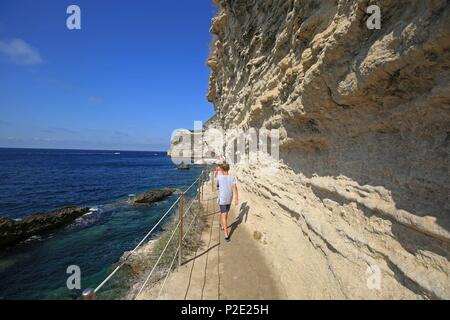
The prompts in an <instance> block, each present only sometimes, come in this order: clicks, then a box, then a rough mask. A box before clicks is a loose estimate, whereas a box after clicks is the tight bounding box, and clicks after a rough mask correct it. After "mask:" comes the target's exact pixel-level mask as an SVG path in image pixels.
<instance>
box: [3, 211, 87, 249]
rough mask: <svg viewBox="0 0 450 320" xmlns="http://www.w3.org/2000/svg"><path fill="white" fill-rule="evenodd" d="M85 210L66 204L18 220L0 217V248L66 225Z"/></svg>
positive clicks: (84, 212)
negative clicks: (60, 207) (56, 208)
mask: <svg viewBox="0 0 450 320" xmlns="http://www.w3.org/2000/svg"><path fill="white" fill-rule="evenodd" d="M87 212H89V208H80V207H75V206H67V207H64V208H62V209H58V210H54V211H50V212H43V213H35V214H32V215H31V216H29V217H26V218H25V219H23V220H19V221H17V220H13V219H8V218H0V249H2V248H5V247H8V246H12V245H15V244H17V243H19V242H21V241H24V240H26V239H28V238H30V237H32V236H36V235H40V234H43V233H45V232H48V231H51V230H54V229H58V228H61V227H63V226H66V225H68V224H69V223H71V222H72V221H74V220H75V219H77V218H78V217H81V216H82V215H84V214H86V213H87Z"/></svg>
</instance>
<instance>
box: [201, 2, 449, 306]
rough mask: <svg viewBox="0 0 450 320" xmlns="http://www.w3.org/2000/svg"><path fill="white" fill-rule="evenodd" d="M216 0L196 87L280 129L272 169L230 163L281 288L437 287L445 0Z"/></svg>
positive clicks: (445, 245)
mask: <svg viewBox="0 0 450 320" xmlns="http://www.w3.org/2000/svg"><path fill="white" fill-rule="evenodd" d="M217 2H218V6H219V10H218V14H217V16H216V17H215V18H214V19H213V21H212V28H211V32H212V33H213V34H214V45H213V51H212V53H211V55H210V58H209V60H208V65H209V66H210V67H211V76H210V83H209V92H208V99H209V100H210V101H211V102H213V103H214V106H215V108H216V111H217V114H218V117H219V119H220V120H221V122H222V124H223V126H224V127H225V129H227V128H235V127H239V128H243V129H248V128H250V127H254V128H261V127H266V128H269V129H279V130H280V132H281V139H280V142H281V146H280V159H281V170H280V171H279V172H278V174H277V176H270V175H265V174H263V173H262V170H261V169H262V168H261V166H249V165H244V164H240V165H237V166H236V167H235V172H236V173H237V175H238V178H239V180H240V181H241V183H240V186H241V188H242V189H243V191H244V194H245V195H246V196H247V198H248V203H246V204H245V205H247V206H248V207H249V208H250V209H249V210H250V213H251V214H250V215H249V217H250V218H249V219H250V222H252V223H251V225H252V226H253V228H255V229H258V231H261V232H262V234H263V235H264V237H263V241H264V243H266V244H267V245H265V246H263V247H264V248H265V249H264V250H266V251H267V252H268V253H270V254H271V256H270V258H269V259H271V263H272V264H273V268H274V269H275V270H277V272H278V273H279V275H280V281H281V282H282V283H284V284H285V285H286V290H287V294H288V295H289V296H290V297H292V298H392V297H393V298H446V299H449V298H450V278H449V277H450V264H449V258H450V219H449V216H450V205H449V201H448V195H449V194H450V187H449V181H450V175H449V150H450V51H449V49H450V26H449V23H448V22H449V21H450V5H449V4H448V2H447V1H446V0H432V1H421V0H417V1H416V0H409V1H398V0H385V1H369V0H322V1H318V0H253V1H252V0H222V1H217ZM371 4H377V5H379V6H380V8H381V18H382V20H381V29H380V30H376V29H375V30H369V29H368V28H367V26H366V20H367V18H368V17H369V14H367V13H366V8H367V7H368V6H369V5H371ZM252 204H253V209H252ZM252 216H253V218H252ZM269 226H270V227H269ZM374 266H375V267H374ZM368 267H369V269H368ZM374 268H380V270H381V275H382V278H381V279H382V284H381V288H380V289H379V290H377V289H375V290H373V289H371V288H369V287H370V286H369V287H368V286H367V279H368V277H369V274H370V273H371V271H370V270H374Z"/></svg>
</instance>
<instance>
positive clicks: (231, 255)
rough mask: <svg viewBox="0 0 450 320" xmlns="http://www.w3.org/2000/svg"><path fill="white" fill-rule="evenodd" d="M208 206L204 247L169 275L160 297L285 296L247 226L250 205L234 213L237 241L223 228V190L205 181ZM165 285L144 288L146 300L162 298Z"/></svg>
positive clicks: (231, 224)
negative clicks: (219, 193)
mask: <svg viewBox="0 0 450 320" xmlns="http://www.w3.org/2000/svg"><path fill="white" fill-rule="evenodd" d="M202 204H203V206H204V208H205V218H206V219H207V220H206V221H207V228H206V229H205V230H204V231H203V233H202V236H201V237H202V246H201V247H200V248H199V249H198V250H197V251H196V252H195V254H194V255H193V256H192V257H190V258H188V259H186V261H184V263H183V265H182V266H181V267H179V268H177V269H176V270H175V271H174V272H173V273H172V274H171V275H170V276H169V277H168V279H167V282H166V284H165V286H164V288H163V291H162V293H161V295H160V296H159V299H176V300H233V299H237V300H246V299H255V300H256V299H283V298H285V297H284V296H283V295H282V294H281V292H282V290H279V288H278V284H277V283H276V281H274V279H273V277H272V276H271V270H270V269H269V268H268V266H267V263H266V262H265V260H264V257H263V256H262V255H261V253H260V252H259V250H258V248H257V244H256V241H255V240H254V239H253V236H252V234H250V233H249V232H248V231H247V229H246V228H245V221H246V214H247V212H245V208H241V209H240V212H237V208H232V209H231V212H230V214H229V219H228V220H229V222H228V223H229V227H230V229H229V230H230V235H231V241H230V242H226V241H225V240H224V237H223V231H221V230H220V224H219V219H220V212H219V206H218V205H217V190H215V189H214V190H213V189H212V187H211V184H210V183H209V184H205V186H204V193H203V201H202ZM160 288H161V284H155V285H154V286H153V287H151V288H147V289H146V291H144V292H143V293H142V294H141V296H140V299H144V300H145V299H157V298H158V294H159V291H160Z"/></svg>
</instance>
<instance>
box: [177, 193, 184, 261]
mask: <svg viewBox="0 0 450 320" xmlns="http://www.w3.org/2000/svg"><path fill="white" fill-rule="evenodd" d="M178 210H179V215H180V227H179V233H180V235H179V244H178V245H179V249H178V266H181V264H182V263H183V251H182V250H183V216H184V192H183V193H181V198H180V206H179V208H178Z"/></svg>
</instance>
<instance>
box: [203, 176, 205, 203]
mask: <svg viewBox="0 0 450 320" xmlns="http://www.w3.org/2000/svg"><path fill="white" fill-rule="evenodd" d="M203 176H204V171H202V200H203V185H204V183H205V182H204V181H203Z"/></svg>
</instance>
